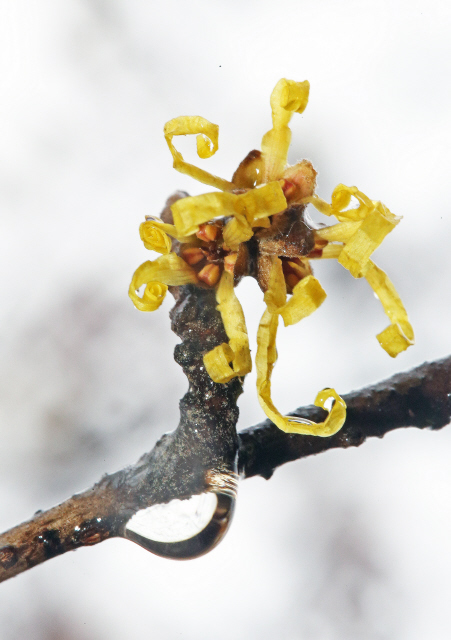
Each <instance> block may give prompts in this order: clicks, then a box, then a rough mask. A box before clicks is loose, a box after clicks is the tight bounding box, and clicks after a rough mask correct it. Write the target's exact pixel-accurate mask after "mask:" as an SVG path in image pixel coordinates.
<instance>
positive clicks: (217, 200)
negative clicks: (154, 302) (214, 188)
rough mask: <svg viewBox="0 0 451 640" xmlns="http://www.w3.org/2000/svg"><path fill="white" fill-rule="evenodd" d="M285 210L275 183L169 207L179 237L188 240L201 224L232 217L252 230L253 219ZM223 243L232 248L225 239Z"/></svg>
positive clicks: (280, 189)
mask: <svg viewBox="0 0 451 640" xmlns="http://www.w3.org/2000/svg"><path fill="white" fill-rule="evenodd" d="M286 207H287V201H286V198H285V196H284V194H283V191H282V187H281V186H280V184H279V183H278V182H272V183H269V184H265V185H263V186H262V187H260V188H257V189H252V190H250V191H247V192H246V193H240V194H234V193H218V192H215V193H204V194H202V195H200V196H192V197H188V198H182V199H181V200H177V202H174V204H173V205H172V206H171V211H172V215H173V217H174V224H175V227H176V229H177V231H178V233H179V234H182V235H185V236H188V235H191V234H193V233H196V232H197V231H198V229H199V226H200V225H201V224H203V223H205V222H208V221H209V220H213V218H217V217H218V216H233V217H237V218H240V216H241V221H242V225H243V227H246V225H245V222H246V221H247V223H248V226H249V227H251V226H252V222H253V221H254V219H255V220H260V219H261V218H265V217H268V216H271V215H274V214H275V213H279V212H280V211H283V210H284V209H286ZM247 228H248V227H247ZM251 235H252V234H251ZM249 237H250V236H249ZM247 239H249V238H247ZM225 241H226V243H227V245H228V246H230V247H231V248H232V246H231V245H229V244H228V242H227V240H226V238H225Z"/></svg>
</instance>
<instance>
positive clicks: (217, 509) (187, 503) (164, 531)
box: [124, 469, 238, 560]
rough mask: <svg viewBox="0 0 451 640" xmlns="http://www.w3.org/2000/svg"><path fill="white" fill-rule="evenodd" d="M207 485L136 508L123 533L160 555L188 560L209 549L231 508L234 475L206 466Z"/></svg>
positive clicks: (226, 525) (221, 533)
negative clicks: (193, 492) (200, 490)
mask: <svg viewBox="0 0 451 640" xmlns="http://www.w3.org/2000/svg"><path fill="white" fill-rule="evenodd" d="M206 480H207V485H208V489H207V490H206V491H205V492H204V493H201V494H199V495H193V496H191V497H190V498H187V499H186V500H178V499H176V500H171V501H170V502H168V503H165V504H155V505H152V506H151V507H148V508H147V509H141V510H140V511H137V512H136V513H135V514H134V515H133V516H132V517H131V518H130V520H129V521H128V522H127V524H126V526H125V530H124V536H125V537H126V538H128V539H129V540H132V541H133V542H136V543H137V544H139V545H141V546H142V547H144V548H145V549H147V550H148V551H151V552H152V553H155V554H156V555H158V556H162V557H163V558H173V559H174V560H189V559H192V558H198V557H199V556H202V555H204V554H205V553H208V552H209V551H211V550H212V549H213V548H214V547H215V546H216V545H217V544H218V543H219V542H220V541H221V540H222V538H223V537H224V536H225V534H226V532H227V530H228V528H229V525H230V523H231V521H232V516H233V512H234V509H235V501H236V492H237V488H238V475H237V474H236V473H235V472H233V471H230V470H228V471H223V470H217V469H216V470H210V471H208V472H207V474H206Z"/></svg>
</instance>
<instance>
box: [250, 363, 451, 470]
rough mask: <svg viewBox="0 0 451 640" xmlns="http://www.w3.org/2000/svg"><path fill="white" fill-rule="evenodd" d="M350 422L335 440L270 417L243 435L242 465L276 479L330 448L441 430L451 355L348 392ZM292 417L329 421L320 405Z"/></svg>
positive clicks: (450, 386)
mask: <svg viewBox="0 0 451 640" xmlns="http://www.w3.org/2000/svg"><path fill="white" fill-rule="evenodd" d="M343 399H344V400H345V402H346V405H347V415H346V423H345V425H344V426H343V428H342V429H341V430H340V431H339V432H338V433H336V434H335V435H334V436H332V437H330V438H317V437H315V436H297V435H290V434H286V433H283V432H282V431H280V429H278V428H277V427H276V426H275V425H274V424H273V423H272V422H271V421H270V420H266V422H263V423H261V424H258V425H257V426H255V427H250V428H249V429H246V430H245V431H242V432H241V433H240V455H239V469H240V472H241V473H242V474H243V475H244V476H245V477H246V478H250V477H252V476H255V475H261V476H263V477H265V478H270V477H271V475H272V473H273V471H274V469H275V468H276V467H279V466H280V465H282V464H285V463H286V462H291V461H292V460H297V459H299V458H305V457H307V456H311V455H314V454H316V453H321V452H322V451H327V450H328V449H336V448H341V449H346V448H347V447H358V446H359V445H361V444H363V443H364V442H365V440H366V439H367V438H369V437H374V436H376V437H378V438H382V437H383V436H384V435H385V434H386V433H388V432H389V431H393V429H400V428H402V427H417V428H419V429H424V428H430V429H441V428H442V427H444V426H446V425H447V424H449V422H450V417H451V357H447V358H444V359H443V360H437V361H436V362H430V363H425V364H423V365H421V366H420V367H417V368H415V369H412V371H409V372H407V373H400V374H397V375H395V376H393V377H392V378H389V379H388V380H385V381H383V382H380V383H379V384H376V385H374V386H371V387H367V388H365V389H361V390H360V391H354V392H353V393H349V394H347V395H344V396H343ZM291 415H294V416H302V417H304V418H308V419H309V420H314V421H315V422H320V421H322V420H324V419H325V417H326V412H325V411H323V410H322V409H319V408H318V407H314V406H309V407H300V408H299V409H297V410H296V411H293V412H292V414H291Z"/></svg>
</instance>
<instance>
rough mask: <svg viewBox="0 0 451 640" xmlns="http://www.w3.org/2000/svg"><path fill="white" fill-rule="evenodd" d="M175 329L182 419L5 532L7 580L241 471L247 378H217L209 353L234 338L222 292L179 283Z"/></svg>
mask: <svg viewBox="0 0 451 640" xmlns="http://www.w3.org/2000/svg"><path fill="white" fill-rule="evenodd" d="M173 294H174V297H175V298H176V304H175V307H174V309H173V310H172V312H171V319H172V329H173V331H174V332H175V333H176V334H177V335H178V336H180V337H181V338H182V342H181V343H180V344H178V345H177V346H176V348H175V354H174V357H175V360H176V361H177V362H178V363H179V364H180V365H181V366H182V368H183V370H184V372H185V375H186V376H187V378H188V381H189V390H188V392H187V393H186V394H185V396H184V397H183V398H182V400H181V401H180V423H179V426H178V428H177V429H176V431H174V432H173V433H170V434H165V435H164V436H163V437H162V438H161V439H160V440H159V442H158V443H157V444H156V446H155V447H154V449H153V450H152V451H151V452H150V453H147V454H145V455H143V456H142V458H141V459H140V460H139V461H138V462H137V464H136V465H134V466H132V467H127V468H126V469H123V470H122V471H118V472H117V473H114V474H112V475H106V476H104V477H103V478H102V480H100V482H98V483H97V484H96V485H94V486H93V487H92V488H91V489H89V490H88V491H85V492H84V493H81V494H78V495H75V496H73V497H72V498H70V499H69V500H67V501H66V502H63V503H62V504H60V505H58V506H57V507H54V508H53V509H50V510H49V511H46V512H44V513H41V512H38V513H36V514H35V515H34V517H33V518H32V519H31V520H29V521H28V522H25V523H23V524H21V525H19V526H17V527H15V528H13V529H11V530H9V531H7V532H6V533H4V534H3V535H1V536H0V582H1V581H3V580H7V579H8V578H11V577H12V576H15V575H17V574H18V573H21V572H22V571H26V570H27V569H29V568H31V567H34V566H35V565H37V564H39V563H41V562H44V561H45V560H48V559H50V558H53V557H54V556H57V555H60V554H62V553H65V552H66V551H71V550H73V549H77V548H78V547H80V546H86V545H93V544H97V543H98V542H101V541H102V540H105V539H106V538H110V537H113V536H120V535H122V534H123V531H124V526H125V524H126V522H127V521H128V520H129V519H130V517H131V516H132V515H133V514H134V513H136V511H138V510H139V509H143V508H146V507H148V506H151V505H152V504H156V503H162V502H168V501H169V500H172V499H173V498H187V497H189V496H191V495H193V494H199V493H202V492H203V491H204V490H205V488H206V485H207V479H208V477H209V472H210V471H211V470H224V469H226V468H227V469H230V470H233V469H234V467H235V464H236V458H237V452H238V436H237V433H236V422H237V419H238V408H237V404H236V403H237V399H238V396H239V395H240V393H241V392H242V383H241V380H239V379H237V378H235V379H233V380H231V381H230V382H228V383H227V384H215V383H214V382H212V380H211V379H210V377H209V376H208V374H207V372H206V371H205V369H204V367H203V362H202V356H203V354H204V353H206V352H207V351H209V350H210V349H212V348H213V347H215V346H217V345H218V344H221V343H222V342H224V341H225V340H227V336H226V334H225V331H224V326H223V324H222V320H221V316H220V314H219V313H218V311H216V300H215V292H214V290H208V289H207V290H205V289H199V288H194V287H192V286H186V287H180V288H174V290H173Z"/></svg>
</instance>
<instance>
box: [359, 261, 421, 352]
mask: <svg viewBox="0 0 451 640" xmlns="http://www.w3.org/2000/svg"><path fill="white" fill-rule="evenodd" d="M364 275H365V279H366V281H367V282H368V284H369V285H370V287H371V288H372V289H373V291H374V293H375V294H376V296H377V297H378V298H379V300H380V302H381V304H382V306H383V308H384V311H385V313H386V314H387V315H388V317H389V318H390V321H391V324H390V325H389V326H388V327H387V328H386V329H384V331H382V332H381V333H379V334H378V336H377V339H378V340H379V343H380V345H381V347H382V348H383V349H384V350H385V351H386V352H387V353H388V355H389V356H391V357H392V358H396V356H397V355H398V354H399V353H401V352H402V351H405V350H406V349H407V348H408V347H410V346H411V345H413V344H414V343H415V336H414V332H413V328H412V325H411V324H410V322H409V318H408V316H407V311H406V310H405V307H404V305H403V303H402V301H401V298H400V297H399V294H398V292H397V291H396V289H395V287H394V285H393V283H392V281H391V280H390V278H389V277H388V276H387V274H386V273H385V272H384V271H382V269H380V268H379V267H378V266H377V265H376V264H374V262H372V261H371V260H370V261H369V264H368V267H367V269H366V270H365V274H364Z"/></svg>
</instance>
